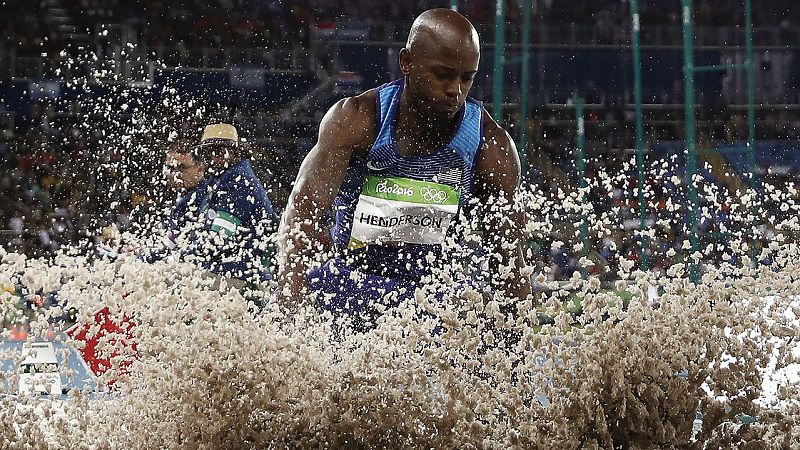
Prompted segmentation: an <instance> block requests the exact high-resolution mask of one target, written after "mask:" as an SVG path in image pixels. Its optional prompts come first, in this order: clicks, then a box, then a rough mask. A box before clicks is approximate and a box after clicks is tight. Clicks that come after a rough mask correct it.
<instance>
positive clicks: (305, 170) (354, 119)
mask: <svg viewBox="0 0 800 450" xmlns="http://www.w3.org/2000/svg"><path fill="white" fill-rule="evenodd" d="M361 116H362V111H361V109H360V105H359V102H358V100H357V99H355V98H347V99H344V100H341V101H339V102H338V103H337V104H335V105H334V106H333V107H332V108H331V109H330V110H329V111H328V112H327V114H325V117H324V118H323V119H322V123H321V124H320V129H319V135H318V139H317V143H316V145H314V147H313V148H312V149H311V151H310V152H309V153H308V155H307V156H306V157H305V159H304V160H303V163H302V164H301V165H300V170H299V172H298V174H297V179H296V180H295V184H294V189H293V190H292V193H291V195H290V197H289V204H288V205H287V208H286V212H287V213H286V214H285V215H284V222H287V223H288V224H291V223H293V222H295V221H296V220H297V219H298V218H299V219H301V220H303V219H314V218H317V217H318V216H319V214H320V213H321V212H322V211H323V210H324V209H325V208H327V207H329V206H330V205H331V203H332V202H333V198H334V197H335V196H336V193H337V192H338V191H339V187H340V186H341V184H342V181H343V180H344V177H345V174H346V172H347V167H348V164H349V162H350V157H351V156H352V154H353V151H354V150H356V149H357V148H358V147H359V146H362V145H363V142H364V141H365V139H364V136H363V135H364V134H365V133H364V127H365V124H364V119H365V118H364V117H361Z"/></svg>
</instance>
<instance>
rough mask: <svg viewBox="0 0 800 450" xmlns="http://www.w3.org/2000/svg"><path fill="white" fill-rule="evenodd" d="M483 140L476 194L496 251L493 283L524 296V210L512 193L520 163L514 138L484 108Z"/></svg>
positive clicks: (527, 282) (527, 286)
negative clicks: (503, 268)
mask: <svg viewBox="0 0 800 450" xmlns="http://www.w3.org/2000/svg"><path fill="white" fill-rule="evenodd" d="M483 114H484V124H485V125H484V139H485V140H484V142H483V148H482V149H481V152H480V153H479V154H478V160H477V161H476V165H475V194H476V196H477V197H478V199H479V200H480V201H481V204H482V205H483V210H484V217H485V221H486V222H485V227H486V230H485V231H486V243H487V245H488V247H489V250H491V251H492V252H493V255H495V258H493V259H494V260H495V264H493V266H495V268H496V269H500V267H499V266H506V267H510V268H511V269H512V270H511V272H510V273H508V275H507V276H505V275H504V274H505V273H507V272H506V271H504V270H501V269H500V270H495V271H494V273H493V277H495V279H494V280H492V281H493V284H495V285H496V286H495V287H496V288H499V289H500V290H502V291H504V293H505V294H506V295H510V296H515V297H518V298H520V299H524V298H525V297H527V295H528V294H529V293H530V280H528V278H527V277H526V276H525V275H523V273H522V269H523V268H524V267H525V259H524V231H525V214H524V212H523V211H522V208H521V205H518V204H517V202H516V199H515V194H516V192H517V188H518V186H519V180H520V163H519V155H518V154H517V148H516V146H515V145H514V141H513V140H512V139H511V137H510V136H509V135H508V133H507V132H506V131H505V130H503V129H502V128H501V127H500V126H499V125H497V123H495V122H494V120H492V119H491V117H489V115H488V113H486V111H484V113H483ZM498 277H499V279H497V278H498Z"/></svg>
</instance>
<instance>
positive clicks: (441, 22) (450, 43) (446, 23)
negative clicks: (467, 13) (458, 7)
mask: <svg viewBox="0 0 800 450" xmlns="http://www.w3.org/2000/svg"><path fill="white" fill-rule="evenodd" d="M442 47H444V48H448V49H452V50H455V51H476V52H477V51H479V42H478V32H477V31H476V30H475V27H473V26H472V24H471V23H470V22H469V20H467V18H466V17H464V16H462V15H461V14H459V13H457V12H455V11H453V10H450V9H446V8H437V9H429V10H427V11H425V12H423V13H422V14H420V15H419V16H418V17H417V18H416V19H415V20H414V23H413V24H412V25H411V31H410V32H409V33H408V40H407V41H406V49H407V50H409V51H411V52H412V53H428V52H429V51H430V50H432V49H434V48H442Z"/></svg>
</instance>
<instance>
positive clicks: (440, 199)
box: [419, 187, 447, 204]
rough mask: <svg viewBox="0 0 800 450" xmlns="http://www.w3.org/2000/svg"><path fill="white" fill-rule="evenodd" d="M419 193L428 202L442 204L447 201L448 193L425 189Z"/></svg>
mask: <svg viewBox="0 0 800 450" xmlns="http://www.w3.org/2000/svg"><path fill="white" fill-rule="evenodd" d="M419 193H420V194H421V195H422V198H423V199H425V201H426V202H433V203H439V204H441V203H444V202H445V201H447V192H445V191H442V190H439V189H436V188H429V187H423V188H422V189H420V190H419Z"/></svg>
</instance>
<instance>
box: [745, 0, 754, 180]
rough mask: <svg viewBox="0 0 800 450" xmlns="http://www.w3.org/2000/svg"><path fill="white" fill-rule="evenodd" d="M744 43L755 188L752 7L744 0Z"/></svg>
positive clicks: (748, 145) (748, 125)
mask: <svg viewBox="0 0 800 450" xmlns="http://www.w3.org/2000/svg"><path fill="white" fill-rule="evenodd" d="M744 20H745V28H744V32H745V42H746V46H747V66H746V70H747V148H748V149H749V150H750V151H749V156H750V172H751V173H750V186H751V187H752V188H753V189H755V188H756V117H755V116H756V114H755V96H756V95H755V94H756V93H755V65H756V61H755V58H754V57H753V5H752V0H744Z"/></svg>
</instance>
